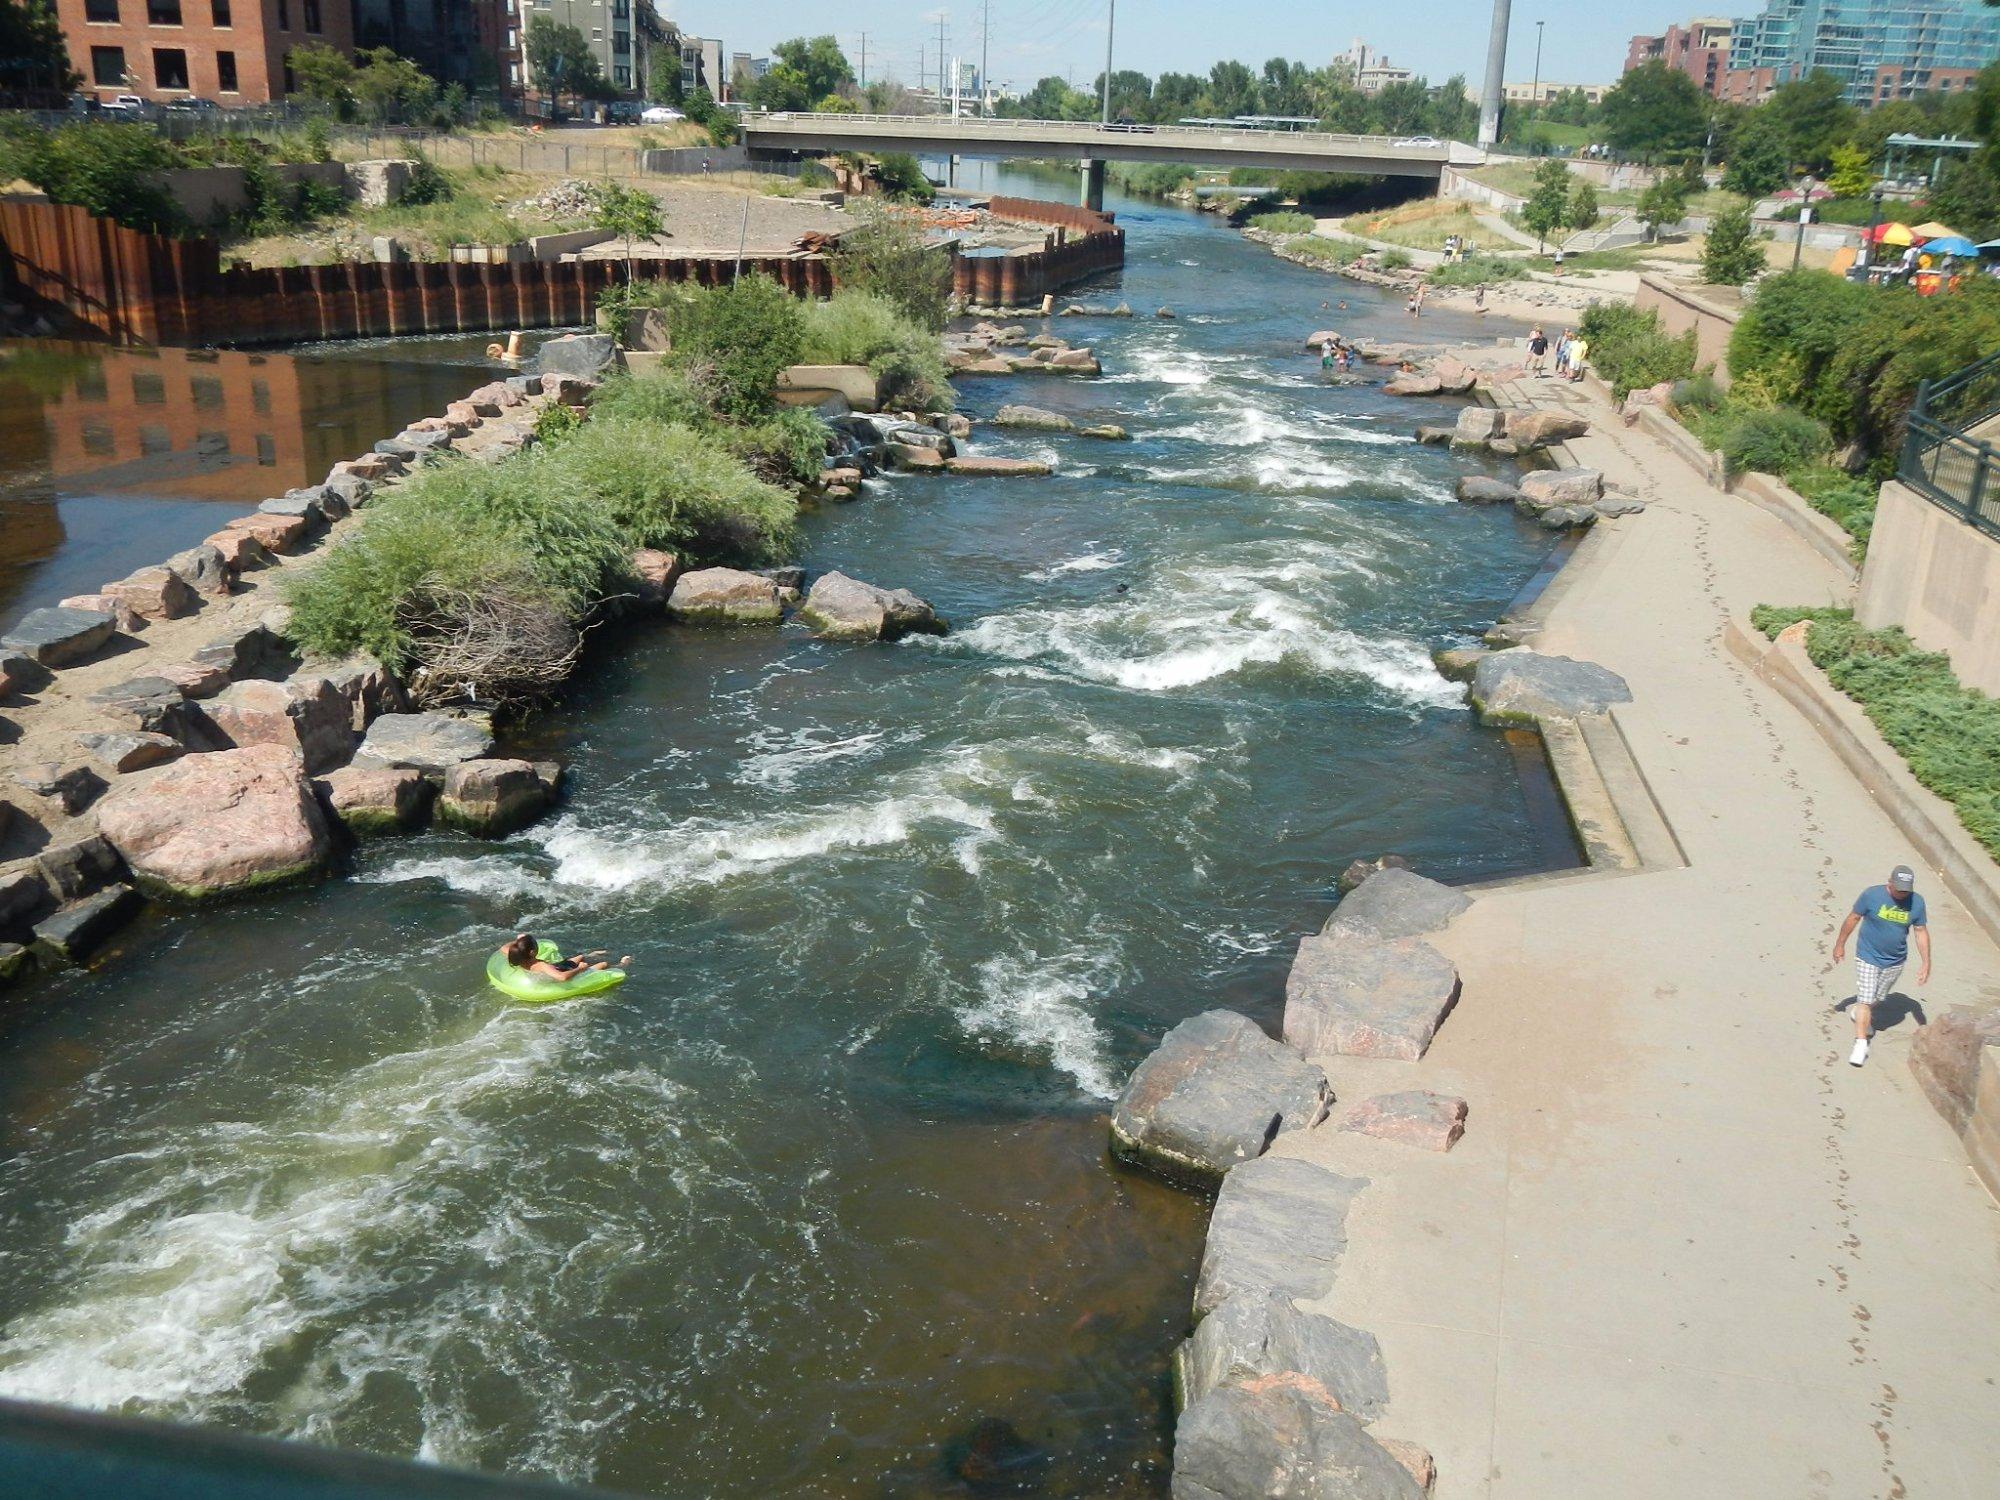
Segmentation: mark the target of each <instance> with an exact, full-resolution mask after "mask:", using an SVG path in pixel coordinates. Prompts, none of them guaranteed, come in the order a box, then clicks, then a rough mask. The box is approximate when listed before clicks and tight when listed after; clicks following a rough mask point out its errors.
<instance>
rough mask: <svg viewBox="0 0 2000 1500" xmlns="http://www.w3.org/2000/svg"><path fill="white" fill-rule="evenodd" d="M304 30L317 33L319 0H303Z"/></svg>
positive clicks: (316, 34) (315, 34)
mask: <svg viewBox="0 0 2000 1500" xmlns="http://www.w3.org/2000/svg"><path fill="white" fill-rule="evenodd" d="M305 13H306V30H307V31H309V32H311V33H312V34H313V35H314V36H318V35H319V0H305Z"/></svg>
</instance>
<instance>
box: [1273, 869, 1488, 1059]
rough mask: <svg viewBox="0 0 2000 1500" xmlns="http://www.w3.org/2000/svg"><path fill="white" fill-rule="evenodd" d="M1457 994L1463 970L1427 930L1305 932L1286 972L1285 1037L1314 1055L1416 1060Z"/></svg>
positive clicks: (1371, 882) (1378, 877)
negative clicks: (1421, 934)
mask: <svg viewBox="0 0 2000 1500" xmlns="http://www.w3.org/2000/svg"><path fill="white" fill-rule="evenodd" d="M1375 878H1376V879H1377V880H1379V879H1381V878H1382V877H1381V876H1379V875H1378V876H1377V877H1375ZM1368 884H1369V885H1372V884H1374V881H1372V880H1371V881H1370V882H1368ZM1361 889H1362V890H1363V891H1365V890H1367V889H1368V886H1367V885H1364V886H1362V888H1361ZM1357 894H1359V893H1358V892H1357ZM1348 899H1349V900H1352V899H1354V898H1353V897H1349V898H1348ZM1457 1001H1458V970H1457V969H1455V968H1453V967H1452V964H1451V960H1449V959H1448V958H1446V957H1445V956H1444V955H1443V954H1442V953H1440V952H1438V951H1437V949H1435V948H1433V947H1432V946H1431V945H1430V944H1429V943H1426V942H1425V941H1423V939H1421V938H1414V937H1406V938H1396V939H1393V940H1390V941H1386V942H1385V941H1379V940H1376V939H1371V938H1365V937H1349V936H1334V937H1328V936H1325V935H1320V936H1316V937H1306V938H1303V939H1301V940H1300V942H1299V951H1298V956H1297V957H1296V958H1294V959H1293V960H1292V970H1291V973H1290V974H1289V975H1287V976H1286V979H1285V1040H1286V1041H1287V1042H1288V1043H1290V1044H1291V1045H1292V1046H1294V1047H1297V1048H1298V1049H1299V1050H1300V1051H1301V1052H1303V1053H1305V1054H1306V1055H1307V1056H1309V1057H1318V1056H1329V1055H1337V1056H1346V1057H1394V1058H1400V1059H1401V1060H1403V1061H1404V1062H1415V1061H1416V1060H1417V1059H1418V1058H1420V1057H1422V1056H1423V1055H1424V1052H1425V1050H1426V1049H1427V1048H1428V1047H1429V1046H1430V1044H1431V1038H1432V1037H1433V1036H1435V1035H1436V1034H1437V1029H1438V1026H1439V1025H1440V1023H1442V1022H1443V1020H1444V1018H1445V1016H1446V1015H1448V1014H1449V1013H1450V1011H1451V1008H1452V1006H1453V1005H1454V1004H1456V1003H1457Z"/></svg>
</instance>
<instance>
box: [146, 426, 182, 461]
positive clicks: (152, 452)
mask: <svg viewBox="0 0 2000 1500" xmlns="http://www.w3.org/2000/svg"><path fill="white" fill-rule="evenodd" d="M139 451H140V452H141V453H143V454H144V455H145V456H146V457H147V458H157V457H159V456H160V455H161V454H162V453H171V452H173V451H174V440H173V438H172V437H171V436H169V435H168V432H167V429H166V428H164V427H160V426H157V425H156V424H154V423H151V422H148V423H147V424H146V425H145V426H143V427H141V428H140V429H139Z"/></svg>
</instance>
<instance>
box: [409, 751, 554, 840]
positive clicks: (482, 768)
mask: <svg viewBox="0 0 2000 1500" xmlns="http://www.w3.org/2000/svg"><path fill="white" fill-rule="evenodd" d="M553 794H554V788H553V787H552V786H550V785H549V784H548V783H546V782H545V781H544V780H543V779H542V776H541V773H540V772H539V771H537V770H536V769H535V767H534V766H533V765H532V764H531V763H529V762H528V761H525V760H467V761H460V762H459V763H458V764H457V765H455V766H453V767H452V768H451V769H450V770H449V771H447V772H445V776H444V790H443V791H442V792H441V793H440V794H439V796H438V805H437V814H438V821H439V822H440V823H443V824H445V825H446V826H447V827H450V828H456V829H459V830H460V831H461V832H464V833H472V834H477V835H479V836H480V837H482V838H502V837H504V836H506V835H507V834H510V833H512V832H514V831H515V830H516V829H518V828H525V827H527V825H528V824H530V823H532V822H534V821H535V819H536V818H538V817H540V816H541V815H542V812H543V810H544V809H546V808H547V807H548V805H549V801H550V799H551V797H552V796H553Z"/></svg>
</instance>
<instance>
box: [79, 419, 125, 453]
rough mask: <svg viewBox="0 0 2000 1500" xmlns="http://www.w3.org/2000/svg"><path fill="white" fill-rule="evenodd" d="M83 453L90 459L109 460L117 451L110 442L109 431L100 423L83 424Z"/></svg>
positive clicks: (114, 445) (115, 446)
mask: <svg viewBox="0 0 2000 1500" xmlns="http://www.w3.org/2000/svg"><path fill="white" fill-rule="evenodd" d="M83 451H84V452H85V453H88V454H89V455H90V456H91V457H92V458H109V457H111V455H112V454H113V453H114V452H115V451H117V445H116V444H115V443H113V442H112V440H111V429H110V428H109V427H107V426H106V425H105V424H104V423H102V422H85V423H84V424H83Z"/></svg>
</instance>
